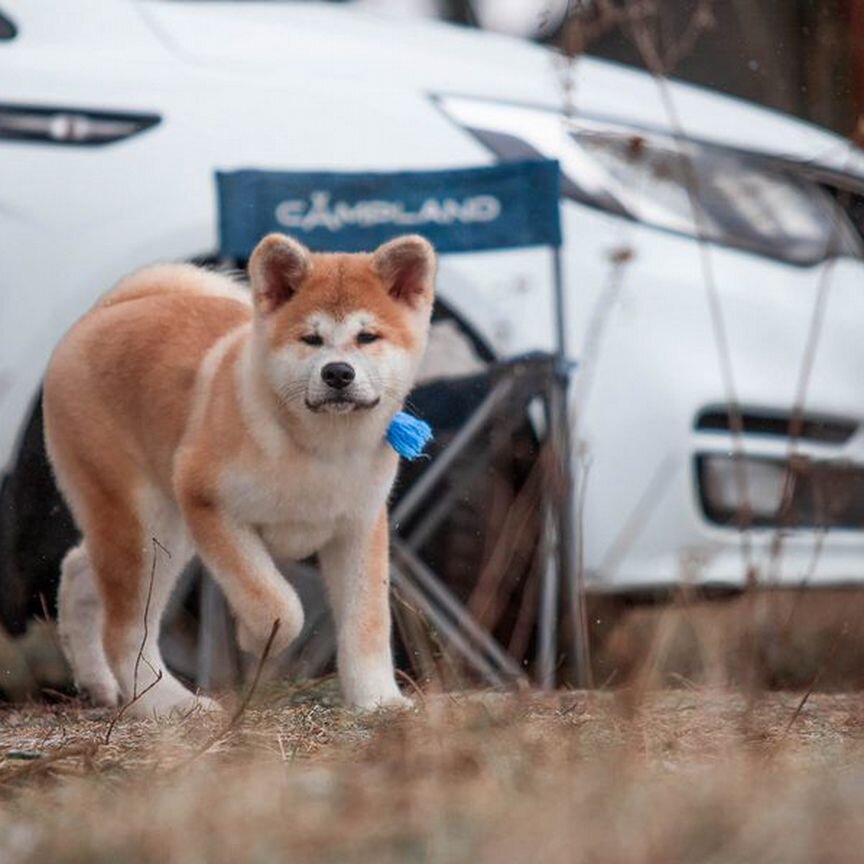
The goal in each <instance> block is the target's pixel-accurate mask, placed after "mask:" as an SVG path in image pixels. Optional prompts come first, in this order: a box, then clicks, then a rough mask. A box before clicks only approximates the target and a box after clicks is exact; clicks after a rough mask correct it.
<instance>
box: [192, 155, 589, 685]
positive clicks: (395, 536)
mask: <svg viewBox="0 0 864 864" xmlns="http://www.w3.org/2000/svg"><path fill="white" fill-rule="evenodd" d="M217 185H218V193H219V228H220V253H221V256H222V257H223V258H225V259H228V260H232V261H235V262H241V261H245V260H246V259H248V257H249V254H250V253H251V251H252V249H253V248H254V246H255V245H256V243H257V242H258V240H259V239H260V238H261V237H262V236H263V235H264V234H266V233H268V232H270V231H285V232H287V233H289V234H292V235H293V236H295V237H297V238H298V239H299V240H301V241H302V242H303V243H305V244H306V245H307V246H308V247H309V248H311V249H313V250H327V251H342V252H356V251H366V250H369V249H373V248H375V247H377V246H378V245H380V244H381V243H383V242H386V241H387V240H389V239H392V237H394V236H396V235H398V234H402V233H407V232H417V233H420V234H423V235H424V236H425V237H426V238H427V239H428V240H430V242H432V243H433V245H434V246H435V247H436V249H437V251H438V252H439V254H442V255H449V254H459V253H466V252H482V251H489V250H500V249H512V248H519V247H529V246H546V247H548V248H549V249H550V251H551V258H552V267H551V276H552V278H551V280H550V281H551V284H552V286H553V291H554V309H555V334H556V350H555V352H554V353H550V354H538V355H531V356H528V357H522V358H516V359H514V360H512V361H510V362H508V363H503V364H497V365H496V366H494V367H493V369H492V372H491V373H490V381H491V386H490V389H489V392H488V394H487V395H486V397H485V398H484V399H483V400H482V401H481V402H480V404H479V405H477V407H476V408H475V409H474V410H473V412H471V414H470V415H469V416H468V417H467V418H466V419H465V422H464V424H463V425H462V427H461V428H460V429H459V430H458V431H457V432H456V433H455V435H454V436H453V438H452V440H451V441H450V442H449V444H448V445H447V447H446V448H445V449H444V450H443V451H442V452H440V453H439V454H438V455H437V457H436V458H435V459H434V461H432V462H431V464H430V465H429V466H428V468H427V469H426V470H425V471H424V472H423V473H422V474H421V475H420V477H419V479H418V480H417V482H416V483H415V484H414V485H413V486H412V487H411V488H409V490H408V491H407V493H406V494H405V495H404V497H403V498H402V499H401V500H400V501H399V502H398V504H397V506H396V507H395V508H394V510H393V512H392V514H391V526H392V529H393V530H392V532H391V534H392V553H393V554H392V572H391V582H392V585H393V587H394V588H395V590H396V591H397V592H399V593H400V594H401V595H402V596H403V597H404V598H405V599H406V600H408V601H409V603H411V604H412V605H413V606H415V607H416V608H417V609H419V610H420V611H421V612H422V613H423V614H424V615H425V616H426V617H427V618H428V620H429V621H430V623H431V624H432V625H433V626H434V627H435V629H436V630H437V632H438V633H439V634H440V635H441V636H442V637H443V638H444V639H445V640H446V642H447V643H448V645H449V646H450V647H451V648H452V649H453V651H454V652H455V653H456V654H458V655H459V656H460V657H461V659H462V660H463V661H464V663H465V664H466V665H467V666H468V667H470V668H471V669H473V670H474V671H475V672H476V673H477V674H478V675H480V676H481V677H482V678H483V679H485V680H486V681H488V682H489V683H490V684H493V685H499V686H500V685H507V684H512V683H513V682H515V681H517V680H520V679H523V678H524V677H525V676H524V673H523V671H522V669H521V668H520V667H519V666H518V664H517V663H516V662H515V661H514V660H513V659H512V658H511V657H509V656H508V654H507V653H506V651H505V650H504V648H503V647H502V646H501V645H499V644H498V642H497V641H496V640H495V639H494V638H493V637H492V635H491V634H490V633H489V632H488V631H487V630H486V629H484V628H483V627H482V626H481V625H480V624H479V623H478V622H477V621H476V620H475V618H474V617H473V616H472V615H471V614H470V613H469V611H468V609H467V608H466V606H465V605H464V604H463V603H462V602H461V601H460V600H459V599H458V598H457V597H456V595H455V594H454V593H453V592H452V591H451V590H450V589H449V588H448V587H447V586H446V585H445V584H444V582H443V581H442V580H441V579H440V578H439V577H438V576H437V575H436V574H435V573H434V572H433V571H432V569H431V568H430V567H429V566H428V565H427V564H426V563H424V561H423V560H422V559H421V557H420V556H419V555H418V553H417V550H418V548H419V546H420V545H422V543H421V541H422V539H423V538H425V537H428V536H429V534H430V532H431V531H434V529H435V528H436V527H437V526H438V525H440V523H441V522H442V520H443V519H444V518H445V516H446V513H447V510H448V507H450V506H452V504H453V502H454V501H455V498H456V497H457V496H458V495H459V492H460V489H461V488H462V487H461V486H460V484H456V485H455V486H451V488H450V489H449V490H448V491H447V492H446V493H445V494H444V495H443V497H439V498H438V499H437V500H436V502H435V504H434V505H433V506H428V505H429V501H430V496H431V495H432V494H433V493H434V491H435V490H436V488H437V487H438V484H439V482H440V481H441V479H442V478H443V477H444V476H445V475H446V474H447V472H448V471H449V470H450V469H451V468H452V466H453V465H454V463H455V462H456V460H457V459H458V458H459V457H460V455H461V454H463V453H464V452H465V451H466V448H468V447H469V446H471V445H472V443H473V442H475V441H476V440H477V439H478V436H479V435H481V434H482V433H483V432H484V430H486V429H487V428H488V426H489V424H490V423H491V422H492V421H493V420H497V419H500V417H501V412H502V410H503V411H505V415H506V416H509V419H510V421H512V420H513V418H519V417H524V416H525V411H526V409H527V406H528V405H529V404H530V403H532V402H536V401H538V400H539V401H540V402H541V403H542V404H543V406H544V418H545V422H544V426H545V440H546V444H547V446H548V450H549V456H550V458H549V459H548V460H547V475H548V476H547V477H546V479H545V481H544V488H545V489H546V490H547V494H546V495H545V501H544V510H543V526H544V530H543V547H542V548H543V552H544V556H545V566H544V569H543V573H542V587H541V594H540V611H539V616H538V664H537V665H538V674H537V679H538V680H537V683H538V684H539V685H540V686H541V687H544V688H548V687H552V686H554V684H555V668H556V656H557V650H558V617H559V603H560V595H561V592H562V588H566V589H567V590H568V597H569V607H570V608H569V613H570V620H571V631H572V639H571V643H570V646H569V650H570V653H571V655H572V656H571V658H570V659H571V662H572V666H573V669H574V671H575V681H576V683H577V684H579V685H584V684H585V683H586V681H587V644H586V628H585V613H584V606H583V591H582V590H581V585H580V584H579V573H578V571H577V567H576V566H575V560H574V551H575V542H574V541H575V537H574V530H575V519H574V512H575V511H574V504H573V477H572V469H571V445H570V427H569V422H568V417H567V389H568V381H569V377H570V372H571V367H570V363H569V360H568V357H567V345H566V329H565V326H566V325H565V310H564V300H565V298H564V291H563V284H562V269H561V228H560V220H559V167H558V163H557V162H553V161H531V162H513V163H502V164H498V165H494V166H489V167H482V168H469V169H456V170H446V171H412V172H398V173H323V172H313V173H294V172H279V171H258V170H243V171H234V172H225V173H219V174H218V175H217ZM505 421H506V417H505ZM424 507H427V510H426V511H425V512H422V514H421V511H422V510H423V508H424ZM418 514H420V515H419V516H418ZM412 517H415V518H414V523H415V524H413V526H412V530H411V534H410V535H409V536H403V535H402V534H401V532H400V526H402V525H404V524H406V523H407V522H408V521H409V520H411V519H412ZM200 605H201V609H200V613H201V619H202V627H201V630H200V636H201V647H200V655H199V656H200V659H199V670H200V671H201V673H202V674H201V676H200V677H201V679H203V680H199V683H201V684H202V685H205V686H206V685H207V684H209V683H211V681H210V680H209V679H210V678H212V668H213V665H214V657H215V655H216V654H217V653H218V652H219V651H220V650H224V649H220V645H219V643H221V642H222V640H223V639H224V638H225V631H224V622H223V624H219V623H218V622H217V621H214V620H213V619H215V618H218V617H222V618H223V619H224V611H223V610H224V604H222V605H220V601H219V600H218V597H217V594H216V593H215V589H214V588H213V587H212V586H210V587H209V588H206V589H205V591H204V593H203V594H202V600H201V604H200Z"/></svg>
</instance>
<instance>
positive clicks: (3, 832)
mask: <svg viewBox="0 0 864 864" xmlns="http://www.w3.org/2000/svg"><path fill="white" fill-rule="evenodd" d="M331 693H332V685H331V684H330V683H327V684H325V685H324V686H323V688H322V687H321V686H318V687H315V688H313V689H311V690H310V689H308V688H307V689H304V690H297V689H295V690H287V691H286V690H283V691H282V692H278V691H275V690H273V691H270V692H268V693H264V694H261V698H260V699H259V700H258V704H256V705H255V706H253V707H251V708H249V709H248V710H247V711H246V713H245V714H244V715H243V716H242V718H241V719H240V722H239V723H238V724H237V725H236V726H235V727H234V728H233V729H232V730H231V731H230V732H229V733H228V734H227V735H226V736H225V737H224V738H220V737H219V736H218V734H217V733H218V731H219V729H220V728H221V727H220V725H219V721H216V720H213V719H210V718H206V717H201V716H197V715H192V716H190V717H188V718H187V719H186V720H185V721H183V722H180V723H174V724H170V723H156V722H146V721H128V720H123V721H122V722H121V723H119V724H118V725H117V727H116V729H115V730H114V732H113V734H112V736H111V741H110V743H109V744H107V745H105V744H104V743H102V742H103V741H104V738H105V731H106V727H107V724H108V722H109V718H108V715H106V713H105V712H95V711H86V710H83V709H81V708H80V707H78V706H75V705H72V704H70V705H67V706H63V707H54V708H46V707H45V706H41V707H33V708H18V709H8V710H6V711H5V712H4V713H3V714H2V715H0V742H2V753H3V758H2V761H0V792H2V798H0V861H3V862H4V864H5V862H9V864H17V862H36V861H39V862H42V861H52V862H67V861H68V862H72V861H75V862H78V861H80V862H103V861H104V862H109V861H111V862H116V861H129V862H139V861H140V862H145V861H146V862H150V861H159V862H184V864H185V862H198V861H202V862H203V861H208V862H209V861H212V862H239V861H244V862H270V861H273V862H276V861H286V860H290V861H314V862H329V861H351V862H367V861H368V862H376V864H377V862H390V861H394V862H395V861H423V862H432V861H442V862H444V861H446V862H451V861H468V860H470V861H472V862H475V864H480V862H501V861H507V862H509V861H513V862H522V861H528V860H534V861H537V862H544V864H545V862H557V861H562V862H563V861H568V862H571V861H577V862H579V861H585V862H589V861H616V862H649V861H650V862H655V861H656V862H675V861H711V862H727V861H728V862H733V861H734V862H745V861H759V862H765V861H773V860H777V861H783V862H797V861H801V862H804V861H807V862H810V861H813V860H817V859H818V860H825V861H846V860H849V861H852V860H857V859H858V857H860V856H859V852H858V850H859V848H860V846H861V842H862V840H864V812H862V808H861V806H860V800H861V794H862V792H864V751H862V743H861V742H862V738H864V710H862V709H864V698H862V697H860V696H850V695H843V696H840V695H833V696H832V695H825V694H814V695H813V696H812V697H811V698H810V700H809V701H808V702H807V704H806V705H805V706H804V708H803V710H802V711H801V712H800V714H799V715H798V716H797V717H796V719H795V721H794V723H793V724H792V725H791V728H789V723H790V720H791V719H792V718H793V716H795V710H796V707H797V706H798V704H799V703H800V696H793V695H772V696H770V697H764V698H761V699H760V700H758V701H757V702H756V703H754V704H753V705H750V706H748V705H747V704H745V702H744V701H743V700H742V699H741V698H740V697H738V696H735V695H733V694H729V693H721V692H710V691H703V692H695V691H688V690H679V691H663V692H656V693H654V694H650V695H649V696H647V697H645V698H643V699H641V700H640V702H639V704H638V705H637V704H633V702H632V700H630V699H628V696H627V693H626V692H622V693H619V694H617V695H612V694H609V693H594V694H591V695H584V694H572V693H570V694H557V695H554V696H544V697H540V696H528V695H525V696H503V695H496V694H475V695H472V696H458V697H451V696H434V697H433V696H429V697H427V699H426V704H425V707H424V708H422V709H421V710H419V711H418V712H416V713H414V714H406V715H399V714H396V715H393V714H389V715H388V714H383V715H378V716H358V715H356V714H352V713H350V712H347V711H345V710H343V709H342V708H340V707H339V706H338V705H337V704H335V700H334V699H332V698H330V694H331ZM222 722H224V721H222ZM787 729H788V731H787ZM207 743H210V744H211V746H210V747H209V748H208V749H207V750H206V751H205V752H202V745H204V744H207ZM37 754H38V756H37ZM27 756H34V757H36V758H29V759H28V758H26V757H27ZM22 757H24V758H22Z"/></svg>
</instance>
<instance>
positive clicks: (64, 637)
mask: <svg viewBox="0 0 864 864" xmlns="http://www.w3.org/2000/svg"><path fill="white" fill-rule="evenodd" d="M103 618H104V616H103V613H102V599H101V597H100V596H99V592H98V590H97V588H96V582H95V580H94V577H93V568H92V567H91V565H90V559H89V558H88V557H87V550H86V548H85V546H84V544H83V543H81V544H80V545H78V546H76V547H75V548H73V549H70V550H69V551H68V552H67V553H66V557H65V558H64V559H63V564H62V565H61V568H60V589H59V592H58V597H57V631H58V634H59V636H60V645H61V647H62V648H63V653H64V654H65V655H66V659H67V660H68V661H69V665H70V666H71V667H72V674H73V676H74V678H75V686H76V687H77V688H78V690H79V691H80V692H82V693H85V694H86V695H87V696H88V697H89V698H90V701H91V702H93V703H94V704H95V705H115V704H116V703H117V698H118V696H119V692H120V691H119V688H118V686H117V679H116V678H115V677H114V673H113V672H112V671H111V667H110V666H109V665H108V658H107V657H106V656H105V648H104V647H103V644H102V626H103Z"/></svg>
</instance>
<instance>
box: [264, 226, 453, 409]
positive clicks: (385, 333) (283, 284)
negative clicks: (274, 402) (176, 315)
mask: <svg viewBox="0 0 864 864" xmlns="http://www.w3.org/2000/svg"><path fill="white" fill-rule="evenodd" d="M435 269H436V260H435V252H434V250H433V249H432V246H431V245H430V244H429V243H428V242H427V241H426V240H424V239H423V238H422V237H419V236H417V235H408V236H405V237H399V238H397V239H395V240H391V241H390V242H389V243H385V244H384V245H383V246H380V247H379V248H378V249H377V250H376V251H375V252H372V253H368V254H359V255H348V254H313V253H312V252H310V251H309V250H308V249H306V247H305V246H303V245H302V244H300V243H298V242H297V241H296V240H293V239H291V238H290V237H286V236H285V235H284V234H270V235H268V236H267V237H265V238H264V239H263V240H262V241H261V242H260V243H259V244H258V246H257V247H256V249H255V251H254V252H253V253H252V257H251V258H250V260H249V277H250V281H251V284H252V293H253V298H254V306H255V328H256V343H257V347H258V356H259V362H260V363H261V364H262V365H263V369H264V374H265V376H266V378H267V381H268V383H269V385H270V387H271V388H272V390H273V392H274V393H275V394H276V396H277V398H278V399H279V401H280V403H281V404H282V406H283V407H284V408H285V409H286V410H288V411H289V412H291V413H297V412H301V411H305V412H314V413H323V412H327V413H331V414H348V413H355V412H370V411H374V410H375V409H378V408H379V407H380V409H381V410H382V411H389V412H390V413H392V412H393V411H395V410H396V409H397V408H398V407H399V406H400V405H401V403H402V401H403V400H404V398H405V396H406V395H407V394H408V391H409V390H410V389H411V386H412V384H413V382H414V376H415V374H416V372H417V367H418V365H419V363H420V359H421V357H422V355H423V350H424V349H425V347H426V339H427V336H428V332H429V318H430V314H431V311H432V302H433V299H434V291H435V288H434V284H435Z"/></svg>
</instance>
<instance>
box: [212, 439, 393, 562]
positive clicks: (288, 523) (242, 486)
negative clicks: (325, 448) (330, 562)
mask: <svg viewBox="0 0 864 864" xmlns="http://www.w3.org/2000/svg"><path fill="white" fill-rule="evenodd" d="M394 475H395V462H394V460H393V459H392V458H391V457H390V456H389V455H388V454H387V453H386V452H385V451H384V448H383V446H382V448H381V450H376V451H373V452H371V453H370V452H368V451H359V452H357V453H352V454H344V455H341V456H336V457H334V456H328V457H319V456H314V455H310V454H306V455H304V456H303V457H302V458H296V456H295V457H294V458H292V459H290V460H284V461H281V460H278V459H273V458H270V459H266V460H264V461H263V462H261V463H260V464H256V465H255V467H254V468H253V469H247V470H240V469H236V468H235V469H230V470H229V471H228V472H226V474H225V475H224V476H223V478H222V483H221V490H222V495H223V496H224V500H225V503H226V504H227V506H228V508H229V509H230V511H231V512H232V514H233V515H234V516H235V518H237V519H239V520H240V521H242V522H244V523H246V524H251V525H254V526H255V527H256V528H257V529H258V530H259V531H260V533H261V537H262V538H263V540H264V541H265V543H266V544H267V546H268V547H269V548H270V550H271V552H272V554H273V555H274V556H275V557H277V558H287V559H295V560H297V559H301V558H306V557H308V556H310V555H312V554H314V553H315V552H316V551H318V550H319V549H320V548H321V547H322V546H323V545H325V544H326V543H327V542H328V541H329V540H331V539H332V538H334V537H337V536H339V535H341V534H343V533H344V532H346V531H349V530H350V528H351V526H352V525H354V524H357V523H367V524H368V523H369V522H371V521H374V520H375V518H376V517H377V516H378V514H379V513H380V511H381V508H382V507H383V506H384V503H385V501H386V499H387V495H388V493H389V491H390V487H391V485H392V483H393V477H394Z"/></svg>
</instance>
